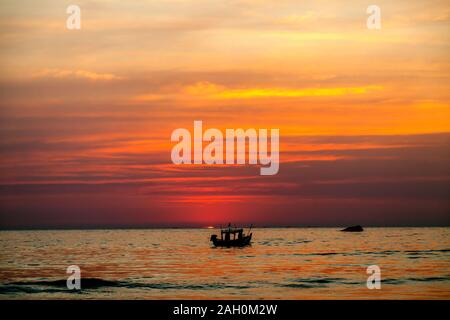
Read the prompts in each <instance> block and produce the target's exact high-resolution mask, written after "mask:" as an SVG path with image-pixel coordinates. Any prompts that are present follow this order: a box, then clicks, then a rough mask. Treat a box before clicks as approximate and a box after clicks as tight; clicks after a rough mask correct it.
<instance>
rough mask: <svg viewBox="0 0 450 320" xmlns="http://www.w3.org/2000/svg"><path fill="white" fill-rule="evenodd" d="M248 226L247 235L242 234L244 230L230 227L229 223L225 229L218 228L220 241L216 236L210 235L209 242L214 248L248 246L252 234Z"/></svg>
mask: <svg viewBox="0 0 450 320" xmlns="http://www.w3.org/2000/svg"><path fill="white" fill-rule="evenodd" d="M251 229H252V227H251V226H250V229H249V231H248V232H247V234H244V229H242V228H236V227H234V228H233V227H231V223H230V224H228V227H226V228H220V239H219V238H218V236H217V235H216V234H213V235H211V238H210V241H212V243H213V244H214V246H216V247H243V246H246V245H249V244H250V241H251V240H252V233H251V232H250V231H251Z"/></svg>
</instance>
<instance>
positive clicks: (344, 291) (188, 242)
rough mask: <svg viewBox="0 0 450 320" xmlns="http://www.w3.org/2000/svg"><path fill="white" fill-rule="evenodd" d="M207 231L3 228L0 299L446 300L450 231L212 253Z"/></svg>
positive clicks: (283, 237) (316, 238) (291, 233)
mask: <svg viewBox="0 0 450 320" xmlns="http://www.w3.org/2000/svg"><path fill="white" fill-rule="evenodd" d="M214 232H217V230H208V229H147V230H60V231H1V232H0V299H449V298H450V228H367V229H366V231H365V232H362V233H345V232H339V231H338V229H336V228H263V229H254V230H253V240H252V245H251V246H248V247H244V248H213V247H212V246H211V243H210V242H209V237H210V235H211V234H212V233H214ZM69 265H77V266H79V267H80V269H81V287H82V289H81V291H70V290H68V289H67V287H66V279H67V277H68V276H69V275H68V274H66V268H67V267H68V266H69ZM370 265H377V266H379V267H380V269H381V289H380V290H376V289H375V290H369V289H368V288H367V286H366V281H367V277H368V276H369V275H368V274H367V273H366V269H367V267H368V266H370Z"/></svg>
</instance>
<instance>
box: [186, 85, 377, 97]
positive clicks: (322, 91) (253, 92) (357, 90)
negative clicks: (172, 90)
mask: <svg viewBox="0 0 450 320" xmlns="http://www.w3.org/2000/svg"><path fill="white" fill-rule="evenodd" d="M382 89H383V87H382V86H376V85H370V86H359V87H331V88H301V89H295V88H270V87H269V88H264V87H261V88H246V89H229V88H227V87H224V86H220V85H216V84H214V83H210V82H198V83H196V84H194V85H191V86H187V87H185V88H184V92H185V93H186V94H189V95H192V96H200V97H206V98H213V99H251V98H267V97H287V98H295V97H318V96H327V97H329V96H342V95H348V94H364V93H367V92H369V91H373V90H382Z"/></svg>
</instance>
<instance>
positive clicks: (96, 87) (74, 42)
mask: <svg viewBox="0 0 450 320" xmlns="http://www.w3.org/2000/svg"><path fill="white" fill-rule="evenodd" d="M77 4H78V5H79V6H80V7H81V14H82V28H81V30H67V29H66V28H65V22H66V17H67V14H66V12H65V10H66V6H67V5H68V4H66V3H64V2H61V1H56V0H54V1H50V0H46V1H39V3H37V2H35V1H9V0H4V1H2V2H1V3H0V24H1V28H0V46H1V48H0V68H1V70H2V72H1V73H0V130H1V131H2V132H1V139H0V152H1V153H2V157H1V160H0V168H1V169H0V170H1V171H0V172H1V175H0V190H1V192H0V210H1V215H0V226H4V227H12V226H56V225H58V226H61V225H62V226H66V225H80V226H84V225H153V224H164V225H166V224H169V225H173V224H177V225H184V224H193V225H203V224H213V223H226V222H228V220H232V221H236V222H256V223H260V224H324V225H327V224H329V225H331V224H345V223H353V222H356V221H358V222H361V223H368V224H380V225H381V224H408V223H412V224H448V222H449V221H450V219H449V214H448V213H449V209H450V208H449V204H448V196H449V194H448V190H449V188H448V187H449V177H450V170H449V169H450V167H449V165H448V163H450V162H449V141H450V140H449V137H450V135H449V134H448V133H449V132H450V108H449V100H450V94H449V92H450V90H449V83H450V82H449V76H450V67H449V59H448V58H449V33H448V30H449V13H450V10H449V8H448V3H447V2H446V1H426V2H424V1H395V2H392V1H379V2H377V5H379V6H380V8H381V12H382V29H381V30H368V29H367V28H366V18H367V16H368V15H367V14H366V8H367V5H368V3H367V2H364V1H359V0H357V1H350V2H346V3H342V1H314V3H311V2H310V1H304V2H302V1H297V0H295V1H294V0H277V1H274V0H230V1H210V0H208V1H207V0H195V1H194V0H166V1H118V0H111V1H99V0H90V1H78V2H77ZM194 120H202V121H203V124H204V127H205V128H219V129H221V130H225V128H244V129H246V128H279V129H280V136H281V138H280V142H281V149H280V159H281V162H282V164H281V166H280V172H279V174H278V175H277V176H275V177H260V176H259V173H258V172H259V168H255V167H247V166H236V167H229V166H219V167H206V166H183V167H176V166H174V165H172V164H171V161H170V151H171V147H172V146H173V144H172V143H171V142H170V134H171V132H172V131H173V130H174V129H176V128H180V127H185V128H188V129H190V130H192V125H193V121H194ZM430 211H432V213H430ZM90 212H94V213H93V214H90ZM410 216H412V218H410Z"/></svg>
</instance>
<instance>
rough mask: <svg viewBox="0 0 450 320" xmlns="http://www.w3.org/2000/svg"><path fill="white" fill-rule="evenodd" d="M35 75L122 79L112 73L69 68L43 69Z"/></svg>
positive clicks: (95, 79)
mask: <svg viewBox="0 0 450 320" xmlns="http://www.w3.org/2000/svg"><path fill="white" fill-rule="evenodd" d="M33 77H36V78H81V79H88V80H92V81H98V80H99V81H109V80H121V79H123V78H122V77H119V76H117V75H115V74H112V73H97V72H93V71H87V70H69V69H49V68H47V69H42V70H40V71H38V72H35V73H33Z"/></svg>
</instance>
